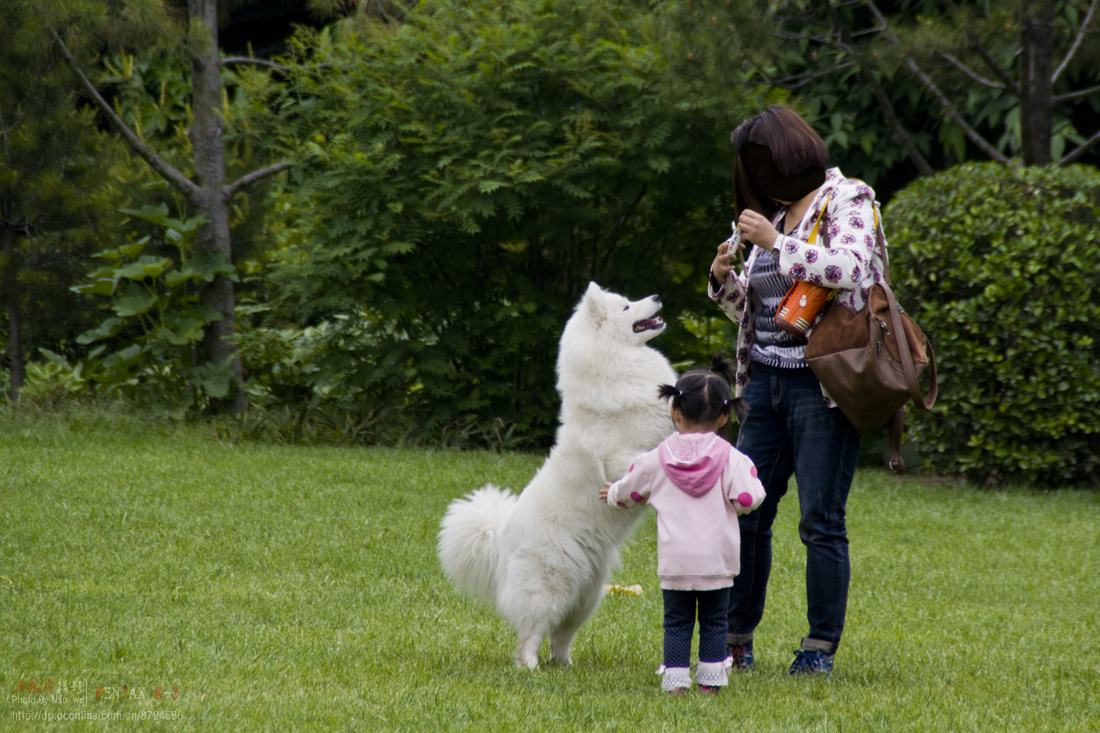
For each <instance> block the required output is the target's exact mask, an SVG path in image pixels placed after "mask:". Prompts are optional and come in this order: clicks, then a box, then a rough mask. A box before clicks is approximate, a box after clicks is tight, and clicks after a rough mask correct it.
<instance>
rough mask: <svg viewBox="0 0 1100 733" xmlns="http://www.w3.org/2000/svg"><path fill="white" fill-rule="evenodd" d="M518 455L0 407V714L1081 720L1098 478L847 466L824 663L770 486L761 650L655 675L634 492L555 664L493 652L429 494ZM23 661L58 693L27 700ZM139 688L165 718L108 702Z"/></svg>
mask: <svg viewBox="0 0 1100 733" xmlns="http://www.w3.org/2000/svg"><path fill="white" fill-rule="evenodd" d="M541 462H542V458H541V456H531V455H504V456H502V455H492V454H482V453H456V452H432V451H414V450H395V449H385V450H373V449H362V448H300V447H285V446H271V445H261V444H239V445H235V444H233V443H232V442H231V441H230V440H227V439H224V438H223V437H220V436H219V435H218V434H217V432H216V429H215V428H213V427H204V426H170V425H165V424H162V423H158V422H145V421H142V420H140V419H136V418H126V417H119V416H111V415H109V414H106V413H100V414H81V415H77V416H70V417H67V418H57V417H47V418H30V417H28V416H26V415H25V414H12V413H0V481H2V483H0V486H2V494H0V497H2V498H0V576H3V577H0V692H2V693H3V695H2V697H0V700H2V702H0V730H4V731H7V730H13V731H19V730H40V729H51V728H52V729H58V730H103V729H105V728H111V729H117V728H130V729H138V730H143V731H144V730H168V731H184V730H202V731H251V730H272V731H287V730H310V729H312V730H370V731H374V730H379V731H386V730H417V731H421V730H423V731H428V730H477V731H481V730H488V731H506V730H533V731H547V730H570V731H582V730H583V731H589V730H622V731H641V730H645V731H650V730H685V731H725V730H733V729H738V730H746V731H750V730H751V731H793V730H798V731H883V730H889V731H985V730H989V731H1085V730H1096V726H1097V725H1098V721H1100V622H1098V612H1100V494H1097V493H1095V492H1093V493H1087V492H1069V491H1067V492H1053V493H1041V492H1037V491H1029V490H1026V489H1011V490H1002V491H988V490H977V489H973V488H968V487H963V486H960V485H957V484H953V483H948V482H930V481H921V480H919V479H916V478H903V479H895V478H892V477H889V476H887V475H885V474H883V473H879V472H875V471H866V472H862V473H860V474H859V476H858V477H857V483H856V486H855V489H854V491H853V494H852V498H851V500H850V503H849V529H850V535H851V550H852V557H853V582H852V588H851V600H850V608H849V619H848V626H847V632H846V635H845V639H844V643H843V645H842V648H841V651H840V653H839V655H838V656H837V669H836V672H835V673H834V675H833V678H832V679H831V680H795V679H790V678H788V677H787V676H786V674H785V673H786V670H787V666H788V665H789V663H790V661H791V659H792V658H793V656H792V654H791V651H792V650H793V649H794V648H795V647H796V646H797V644H798V640H799V639H800V637H801V636H802V635H804V634H805V620H804V616H805V601H804V590H803V587H804V584H803V573H804V564H803V553H802V548H801V545H800V544H799V542H798V538H797V531H796V528H795V524H796V521H797V507H796V506H795V503H794V501H793V497H792V498H791V499H788V500H786V502H785V504H784V505H783V506H782V508H781V511H780V526H779V527H777V535H776V558H775V569H774V572H773V577H772V581H771V587H770V596H769V601H768V609H767V613H766V614H765V619H764V623H763V625H762V626H761V627H760V628H759V629H758V631H757V648H756V652H757V658H758V662H757V664H758V671H757V672H756V673H755V674H753V675H751V676H743V675H738V676H735V677H734V678H733V679H732V680H731V686H730V687H729V688H728V689H727V690H726V691H725V692H724V693H723V694H722V695H720V696H719V697H717V698H714V699H708V698H703V697H701V696H698V695H692V696H689V697H687V698H678V699H671V698H667V697H665V696H662V695H661V694H660V693H659V684H658V678H657V677H655V676H654V674H653V672H654V670H655V669H656V668H657V666H658V665H659V664H660V661H661V638H662V631H661V598H660V593H659V591H658V589H657V586H656V578H655V570H654V568H655V537H654V534H655V530H654V524H653V520H652V516H650V517H649V518H648V519H647V521H646V522H645V523H644V524H642V525H641V527H640V529H639V530H638V532H637V533H636V534H635V536H634V538H633V540H632V541H631V542H630V543H629V544H628V545H627V546H626V548H625V549H624V553H623V558H624V563H623V567H622V569H621V570H619V571H618V572H617V574H616V576H615V582H618V583H621V584H624V585H632V584H635V583H638V584H641V585H642V586H643V587H644V588H645V591H646V592H645V594H644V595H642V596H640V597H631V596H617V595H613V596H608V597H607V598H606V599H605V600H604V602H603V604H602V605H601V607H600V609H599V610H598V611H597V613H596V615H595V616H594V617H593V618H592V620H591V621H590V622H589V623H588V624H587V625H586V626H584V627H583V628H582V629H581V632H580V634H579V635H578V638H577V643H576V645H575V647H574V654H573V658H574V665H573V667H572V668H571V669H558V668H546V669H539V670H537V671H534V672H529V671H526V670H520V669H517V668H515V667H514V666H513V665H512V661H511V655H512V649H513V645H514V639H513V635H512V631H511V629H510V628H509V627H508V626H507V625H506V624H505V623H504V622H503V621H501V620H499V619H498V618H497V617H496V615H495V614H494V613H493V612H492V611H491V610H490V609H488V608H487V607H484V606H482V605H480V604H478V603H476V602H473V601H470V600H467V599H466V598H464V597H462V596H460V595H459V594H458V593H457V592H456V591H455V590H454V589H453V588H452V587H451V586H450V585H449V584H448V583H447V581H446V580H445V579H444V578H443V576H442V574H441V572H440V569H439V565H438V563H437V561H436V558H435V533H436V531H437V528H438V525H439V520H440V518H441V516H442V514H443V512H444V510H445V508H446V506H447V504H448V502H449V501H450V500H451V499H452V498H454V497H456V496H459V495H461V494H464V493H466V492H468V491H470V490H471V489H473V488H475V487H477V486H479V485H481V484H482V483H485V482H486V481H490V480H491V481H493V482H495V483H499V484H503V485H508V486H512V487H514V488H517V489H518V488H520V487H522V486H523V485H524V484H525V483H526V481H527V480H528V479H529V478H530V476H531V475H533V473H534V472H535V470H536V469H537V468H538V466H539V465H541ZM31 680H34V681H35V684H36V685H37V686H39V687H40V688H41V687H42V686H44V685H45V684H46V683H47V682H48V681H52V682H53V683H54V684H53V686H54V694H62V695H64V696H65V697H67V698H68V702H66V703H51V702H49V699H48V697H47V702H46V703H45V704H38V703H37V702H35V703H33V704H32V703H29V702H27V701H26V700H27V699H28V696H29V695H30V693H29V692H27V691H25V690H24V691H22V692H20V691H18V690H19V688H20V686H23V687H26V686H27V685H29V684H30V681H31ZM63 682H64V683H66V684H69V683H73V682H76V683H79V684H84V685H86V686H87V688H88V690H87V692H88V696H89V697H88V700H87V702H86V703H81V702H79V701H78V700H77V697H78V693H77V692H75V691H74V689H73V687H72V686H70V687H69V690H68V691H60V690H61V684H62V683H63ZM98 687H101V688H104V692H103V693H102V694H103V695H104V696H112V695H119V694H120V693H119V689H120V688H122V687H128V688H130V689H129V690H128V691H127V696H128V699H125V700H121V699H101V700H99V701H96V700H95V699H94V696H95V688H98ZM142 688H143V689H142ZM157 688H161V689H162V694H164V696H165V697H164V699H159V700H158V699H155V693H156V689H157ZM173 688H175V692H176V693H178V697H175V694H174V693H173ZM59 691H60V692H59ZM38 694H43V693H41V692H39V693H36V694H35V700H37V695H38ZM46 694H47V695H48V693H46ZM142 694H144V696H143V697H142ZM36 713H38V714H40V717H41V716H44V715H45V714H47V713H50V714H54V715H58V714H62V715H66V716H68V717H69V718H73V717H78V716H83V717H84V718H87V717H89V716H91V715H95V716H97V719H96V720H88V719H84V720H76V721H73V720H66V721H64V722H61V723H54V724H52V725H51V724H49V723H46V722H43V721H42V720H38V721H34V720H31V721H26V720H23V719H22V717H28V716H29V717H33V716H34V715H35V714H36ZM152 713H159V714H161V715H162V716H165V715H167V716H175V718H176V719H174V720H164V719H161V720H148V719H147V720H144V721H138V722H129V723H127V722H126V718H140V716H141V715H143V714H144V715H146V717H147V718H148V717H149V715H150V714H152ZM108 716H118V722H105V719H106V718H107V717H108Z"/></svg>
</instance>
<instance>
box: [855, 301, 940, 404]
mask: <svg viewBox="0 0 1100 733" xmlns="http://www.w3.org/2000/svg"><path fill="white" fill-rule="evenodd" d="M879 286H880V287H881V288H882V291H883V292H884V293H886V304H887V306H888V307H887V310H888V311H889V315H890V327H891V328H892V329H893V331H894V343H896V344H897V346H898V356H899V357H900V359H901V368H902V371H903V372H904V373H905V381H906V383H907V384H908V385H909V396H910V397H911V398H912V399H913V404H914V405H916V406H917V407H919V408H921V409H922V410H927V409H929V408H931V407H932V405H934V404H936V395H937V394H938V393H939V384H938V383H937V380H936V354H935V352H933V351H932V344H928V376H929V378H930V386H929V388H928V398H927V399H925V398H924V397H923V396H922V395H921V392H920V384H919V383H918V382H917V370H916V368H915V367H914V366H913V355H912V352H911V351H909V339H908V338H907V337H906V335H905V325H904V324H903V323H902V320H901V306H899V305H898V300H897V298H896V297H894V290H893V288H891V287H890V284H889V283H885V282H883V283H879ZM872 327H873V326H872Z"/></svg>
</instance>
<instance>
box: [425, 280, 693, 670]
mask: <svg viewBox="0 0 1100 733" xmlns="http://www.w3.org/2000/svg"><path fill="white" fill-rule="evenodd" d="M660 308H661V303H660V301H659V300H658V299H657V297H656V296H653V297H650V298H645V299H643V300H638V301H634V302H630V301H628V300H627V299H626V298H624V297H622V296H621V295H616V294H615V293H611V292H608V291H606V290H603V289H602V288H600V286H598V285H596V284H595V283H591V284H590V285H589V286H588V290H587V292H586V293H585V295H584V297H583V298H582V299H581V301H580V303H579V304H578V305H577V308H576V310H575V312H574V314H573V316H572V317H571V318H570V319H569V322H568V323H567V324H566V326H565V330H564V331H563V332H562V336H561V344H560V348H559V352H558V363H557V373H558V392H559V393H560V394H561V414H560V425H559V427H558V432H557V436H556V441H555V444H554V447H553V448H552V449H551V451H550V455H549V457H547V459H546V462H545V463H544V464H543V465H542V468H540V469H539V471H538V473H537V474H535V477H534V478H533V479H532V480H531V483H529V484H528V485H527V488H525V489H524V490H523V492H522V493H521V494H520V495H518V496H517V495H515V494H513V493H511V492H510V491H505V490H502V489H499V488H497V487H496V486H493V485H492V484H489V485H486V486H484V487H482V488H480V489H478V490H477V491H475V492H473V493H472V494H470V495H469V496H467V497H465V498H461V499H456V500H455V501H453V502H452V503H451V506H450V508H448V510H447V513H446V515H445V516H444V518H443V523H442V528H441V529H440V532H439V547H438V550H439V559H440V562H441V563H442V565H443V570H444V572H445V573H446V574H447V576H448V577H449V578H450V579H451V581H452V582H454V584H455V585H456V586H457V587H458V588H459V589H460V590H464V591H466V592H468V593H470V594H471V595H474V596H477V597H481V598H484V599H486V600H488V601H490V602H492V603H494V604H495V605H496V609H497V611H498V612H499V613H500V614H501V616H503V617H504V618H505V619H506V620H507V621H508V622H509V623H511V624H512V626H513V627H515V630H516V632H517V633H518V635H519V645H518V647H517V648H516V663H517V664H519V665H526V666H527V667H530V668H534V667H536V666H537V665H538V653H539V647H540V646H541V645H542V640H543V638H544V637H546V636H549V637H550V657H551V659H552V660H554V661H556V662H558V663H560V664H566V665H568V664H570V663H571V660H570V656H569V649H570V647H571V646H572V643H573V637H574V636H575V635H576V633H577V630H578V629H579V628H580V626H581V624H583V623H584V622H585V621H587V620H588V618H589V617H590V616H591V615H592V613H593V612H594V611H595V610H596V607H597V606H598V605H599V603H600V599H601V597H602V596H603V587H604V584H605V583H607V581H608V579H609V578H610V575H611V570H612V569H613V567H615V566H616V565H617V564H618V561H619V546H620V545H621V544H622V543H623V541H624V540H625V539H626V538H627V537H628V536H629V535H630V533H631V532H632V531H633V529H634V527H635V525H636V524H637V523H638V521H639V519H640V518H641V517H642V516H643V514H644V513H643V512H642V511H639V510H634V511H622V510H619V509H613V508H611V507H609V506H607V505H606V504H604V503H602V502H601V501H600V500H599V497H598V493H599V490H600V489H601V488H602V487H603V485H604V481H613V480H615V479H617V478H619V477H620V476H622V475H623V474H625V473H626V472H627V470H628V469H629V468H630V464H631V462H632V461H633V460H634V459H635V458H636V457H637V456H638V455H639V454H641V453H644V452H645V451H648V450H651V449H652V448H653V447H655V446H656V445H657V444H658V443H660V442H661V440H663V439H664V438H665V437H666V436H667V435H668V434H669V433H670V432H671V431H672V430H673V429H674V426H673V423H672V420H671V418H670V415H669V408H668V405H667V404H665V403H664V402H663V401H662V400H660V399H659V398H658V397H657V387H658V386H659V385H661V384H674V383H675V382H676V372H675V371H674V370H673V369H672V366H671V365H670V364H669V363H668V360H667V359H665V358H664V357H663V356H662V355H661V354H660V353H659V352H657V351H656V350H654V349H652V348H650V347H649V346H647V345H646V342H647V341H649V339H651V338H653V337H654V336H656V335H657V334H659V333H660V332H661V331H662V330H663V329H664V323H663V321H661V320H660V319H659V318H657V312H658V311H659V310H660ZM641 323H645V324H647V326H648V327H647V328H645V329H644V330H640V331H638V330H635V324H641Z"/></svg>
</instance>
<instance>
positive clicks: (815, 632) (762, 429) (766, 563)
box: [727, 365, 860, 654]
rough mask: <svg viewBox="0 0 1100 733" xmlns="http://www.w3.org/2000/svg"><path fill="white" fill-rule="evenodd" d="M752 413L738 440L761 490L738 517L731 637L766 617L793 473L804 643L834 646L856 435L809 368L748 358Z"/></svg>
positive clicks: (745, 635) (741, 639) (841, 609)
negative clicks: (802, 549) (757, 501)
mask: <svg viewBox="0 0 1100 733" xmlns="http://www.w3.org/2000/svg"><path fill="white" fill-rule="evenodd" d="M743 397H744V401H745V406H746V407H747V408H748V413H747V414H746V416H745V419H744V421H743V422H742V424H741V427H740V431H739V433H738V436H737V447H738V449H740V450H741V452H743V453H745V454H746V455H747V456H748V457H749V458H751V459H752V461H753V463H755V464H756V470H757V472H758V474H759V477H760V481H761V482H762V483H763V484H764V489H765V491H766V492H767V496H766V497H765V499H764V503H763V504H761V505H760V507H759V508H758V509H757V510H756V511H754V512H749V513H748V514H744V515H742V516H741V517H740V518H739V521H740V527H741V574H740V575H738V576H737V577H736V578H735V579H734V584H733V590H732V592H731V593H730V608H729V636H728V637H727V638H728V641H729V643H731V644H744V643H745V642H747V641H748V640H750V639H752V634H753V630H754V629H755V628H756V626H757V625H758V624H759V623H760V619H761V618H762V617H763V615H764V599H765V596H766V595H767V590H768V576H769V575H770V574H771V566H772V523H773V522H774V521H775V516H776V512H777V511H778V509H779V501H780V499H782V498H783V496H784V495H785V494H786V493H787V483H788V480H789V479H790V477H791V475H792V474H793V475H794V478H795V482H796V483H797V486H798V504H799V508H800V509H801V520H800V521H799V523H798V534H799V537H800V538H801V539H802V544H803V545H805V546H806V604H807V620H808V621H809V627H810V630H809V635H808V637H806V638H805V639H803V648H804V649H821V650H822V651H825V652H827V653H830V654H831V653H835V652H836V648H837V646H838V645H839V644H840V636H841V633H842V632H843V630H844V615H845V612H846V611H847V607H848V583H849V579H850V577H851V565H850V563H849V560H848V531H847V529H846V527H845V522H844V520H845V504H847V501H848V491H849V490H850V489H851V486H852V478H853V476H854V475H855V469H856V462H857V461H858V459H859V448H860V436H859V432H858V431H857V430H856V429H855V428H853V427H852V424H851V423H850V422H849V421H848V418H846V417H844V414H843V413H842V412H841V411H840V410H839V409H837V408H835V407H834V408H830V407H828V406H826V404H825V399H824V397H823V396H822V394H821V385H820V383H819V382H818V381H817V378H816V377H814V376H813V374H812V373H803V372H795V373H790V372H788V373H779V372H775V371H771V370H768V371H765V370H763V369H760V368H758V367H757V366H756V365H753V367H752V371H751V379H750V381H749V384H748V386H746V387H745V392H744V395H743Z"/></svg>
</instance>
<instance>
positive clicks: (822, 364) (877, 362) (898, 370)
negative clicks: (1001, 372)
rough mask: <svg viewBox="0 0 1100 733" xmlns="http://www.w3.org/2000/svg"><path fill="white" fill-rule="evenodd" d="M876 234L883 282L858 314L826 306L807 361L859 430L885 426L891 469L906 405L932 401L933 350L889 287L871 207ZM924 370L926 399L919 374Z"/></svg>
mask: <svg viewBox="0 0 1100 733" xmlns="http://www.w3.org/2000/svg"><path fill="white" fill-rule="evenodd" d="M875 230H876V231H875V238H876V244H877V245H878V246H879V248H880V251H881V253H882V263H883V266H884V267H883V278H884V279H883V281H882V282H879V283H876V284H875V285H874V286H872V288H871V291H870V293H869V295H868V298H867V303H866V304H865V305H864V307H863V308H861V309H860V310H859V311H858V312H856V311H854V310H852V309H851V308H849V307H847V306H844V305H841V304H839V303H836V302H832V303H830V304H829V306H828V308H827V309H826V311H825V313H824V315H822V317H821V320H820V321H818V323H817V325H815V326H814V327H813V330H812V331H810V338H809V341H808V343H807V344H806V362H807V363H808V364H809V365H810V368H811V369H812V370H813V372H814V374H815V375H816V376H817V378H818V380H819V381H820V382H821V384H822V386H823V387H825V389H826V391H827V392H828V393H829V396H830V397H832V398H833V401H834V402H836V404H837V407H838V408H840V410H841V411H842V412H843V413H844V415H845V416H846V417H847V418H848V420H850V421H851V423H852V425H853V426H854V427H855V428H856V430H858V431H859V432H860V433H861V434H866V433H870V432H872V431H874V430H877V429H878V428H880V427H882V426H883V425H885V424H887V423H891V425H890V468H891V469H893V470H899V471H900V470H904V468H905V465H904V463H903V462H902V460H901V435H902V426H903V424H904V420H905V405H906V403H907V402H909V401H910V400H912V402H913V404H914V405H916V406H917V407H918V408H919V409H924V410H927V409H929V408H931V407H932V405H934V404H935V402H936V395H937V393H938V385H937V383H936V355H935V353H933V351H932V344H931V343H930V342H929V341H928V337H927V336H926V335H925V334H924V332H923V331H921V329H920V326H918V325H917V323H916V321H914V320H913V319H912V318H910V317H909V315H908V314H906V313H905V312H904V311H903V310H902V308H901V306H900V305H898V301H897V298H896V297H895V296H894V291H893V290H892V289H891V288H890V268H889V263H888V262H887V259H886V238H885V237H884V236H883V234H882V224H881V223H880V222H879V219H878V209H877V208H876V210H875ZM925 370H927V371H928V374H929V380H930V386H929V392H928V397H927V398H925V397H924V396H923V395H922V394H921V388H920V384H919V378H920V375H921V374H922V373H923V372H924V371H925Z"/></svg>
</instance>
